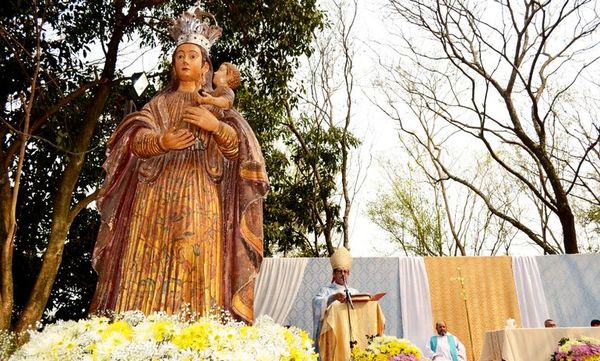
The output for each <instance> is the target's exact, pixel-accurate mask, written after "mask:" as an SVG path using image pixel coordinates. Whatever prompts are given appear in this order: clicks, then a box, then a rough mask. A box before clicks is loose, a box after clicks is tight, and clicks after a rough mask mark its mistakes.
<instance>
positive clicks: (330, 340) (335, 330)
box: [319, 301, 385, 361]
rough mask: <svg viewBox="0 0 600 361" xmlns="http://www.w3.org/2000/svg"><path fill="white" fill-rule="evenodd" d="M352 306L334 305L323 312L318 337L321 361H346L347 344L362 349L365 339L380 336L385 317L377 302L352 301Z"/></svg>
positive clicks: (348, 357) (347, 353)
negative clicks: (323, 315)
mask: <svg viewBox="0 0 600 361" xmlns="http://www.w3.org/2000/svg"><path fill="white" fill-rule="evenodd" d="M353 306H354V308H348V305H347V304H346V303H339V302H334V303H332V304H331V305H330V306H329V307H328V308H327V311H326V312H325V317H324V319H323V324H322V326H321V334H320V335H319V353H320V355H321V361H348V360H350V342H351V341H356V343H353V344H355V345H356V346H358V347H360V348H365V347H366V346H367V342H368V340H367V336H376V335H377V336H380V335H383V328H384V324H385V317H384V316H383V312H381V307H380V306H379V302H377V301H365V302H360V301H358V302H357V301H354V303H353ZM348 318H349V319H348ZM350 328H351V329H352V333H351V332H350Z"/></svg>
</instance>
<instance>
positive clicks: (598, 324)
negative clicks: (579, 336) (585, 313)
mask: <svg viewBox="0 0 600 361" xmlns="http://www.w3.org/2000/svg"><path fill="white" fill-rule="evenodd" d="M590 326H592V327H600V320H596V319H593V320H592V322H590Z"/></svg>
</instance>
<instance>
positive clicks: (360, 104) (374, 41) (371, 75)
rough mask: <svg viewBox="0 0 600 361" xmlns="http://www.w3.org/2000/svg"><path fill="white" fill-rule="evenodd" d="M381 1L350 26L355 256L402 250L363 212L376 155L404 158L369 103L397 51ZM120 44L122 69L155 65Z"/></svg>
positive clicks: (377, 182) (379, 172)
mask: <svg viewBox="0 0 600 361" xmlns="http://www.w3.org/2000/svg"><path fill="white" fill-rule="evenodd" d="M327 1H329V0H321V1H320V3H321V6H322V7H326V4H327V3H326V2H327ZM385 3H386V1H385V0H375V1H364V0H363V1H358V17H357V19H356V24H355V26H354V31H353V37H354V47H355V53H356V55H355V59H354V66H355V69H356V71H355V75H356V88H355V99H354V105H353V109H354V111H353V120H352V124H353V129H352V131H353V133H354V134H355V135H356V136H357V137H358V138H360V139H361V141H362V145H361V146H360V148H359V150H358V152H357V153H355V154H353V163H352V166H353V167H354V169H353V171H355V172H356V171H357V169H360V173H359V175H358V180H359V183H361V184H362V185H361V186H360V188H359V189H357V191H356V195H355V199H354V202H353V205H352V212H351V218H350V249H351V252H352V253H353V254H354V255H355V256H356V255H360V256H361V257H377V256H399V255H401V254H402V253H401V251H400V249H399V247H398V245H394V244H393V243H392V242H390V241H389V238H388V237H389V236H388V235H387V234H386V233H385V232H384V231H383V230H381V229H380V228H379V227H378V226H377V225H375V224H374V223H373V222H372V221H371V220H370V219H369V218H368V217H367V215H366V209H367V205H368V202H370V201H373V200H375V199H376V198H377V193H378V191H381V190H385V189H386V188H388V187H389V182H388V179H387V175H388V174H387V172H386V169H385V168H384V167H383V166H382V162H381V160H386V159H388V160H389V159H393V160H394V161H396V162H403V161H406V157H405V156H404V155H403V154H402V152H401V151H400V150H399V140H398V136H399V135H398V130H397V127H398V125H397V124H396V123H395V122H394V121H393V120H392V119H390V118H388V117H387V116H386V115H385V114H383V113H382V112H381V111H380V110H378V108H377V107H376V106H375V105H374V102H375V101H376V99H377V96H378V93H379V92H381V91H382V89H381V88H377V87H374V85H373V83H374V82H375V81H376V80H377V79H378V76H380V71H381V70H382V69H381V67H380V66H379V64H378V61H379V59H386V58H391V57H393V56H397V55H395V54H394V52H393V51H392V50H390V47H389V45H386V44H385V43H386V42H389V41H390V39H393V36H392V34H391V31H390V26H389V20H388V19H386V17H385V16H384V14H389V11H388V10H386V9H384V5H385ZM123 50H125V52H128V53H130V57H126V58H124V60H122V62H123V63H122V64H123V65H124V66H126V72H127V73H134V72H137V71H142V70H143V71H146V72H150V71H152V70H156V68H157V64H156V62H157V59H158V58H159V56H158V52H159V51H160V50H159V49H154V50H151V51H149V52H148V53H147V54H145V56H142V57H139V47H138V46H136V44H133V45H131V47H124V48H123ZM363 177H364V178H363ZM511 252H513V253H514V254H519V255H536V254H540V250H539V249H538V248H537V247H531V246H526V245H517V246H516V247H514V248H511Z"/></svg>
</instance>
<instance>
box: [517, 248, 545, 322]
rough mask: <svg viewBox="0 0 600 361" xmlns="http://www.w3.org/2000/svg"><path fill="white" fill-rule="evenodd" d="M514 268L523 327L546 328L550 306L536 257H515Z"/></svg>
mask: <svg viewBox="0 0 600 361" xmlns="http://www.w3.org/2000/svg"><path fill="white" fill-rule="evenodd" d="M512 267H513V274H514V276H515V288H516V291H517V299H518V301H519V311H520V314H521V323H522V327H544V320H545V319H547V318H548V316H549V313H548V304H547V302H546V295H545V293H544V288H543V286H542V278H541V277H540V270H539V268H538V263H537V261H536V259H535V257H532V256H513V258H512Z"/></svg>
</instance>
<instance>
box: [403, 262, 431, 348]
mask: <svg viewBox="0 0 600 361" xmlns="http://www.w3.org/2000/svg"><path fill="white" fill-rule="evenodd" d="M398 269H399V278H400V302H401V304H402V307H401V309H402V337H403V338H405V339H408V340H411V341H412V342H413V343H414V344H415V345H417V346H418V347H419V348H420V349H421V350H425V348H426V347H427V345H428V344H429V337H430V336H431V330H432V327H433V316H432V312H431V296H430V293H429V281H428V279H427V270H426V269H425V262H424V261H423V257H399V268H398Z"/></svg>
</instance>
